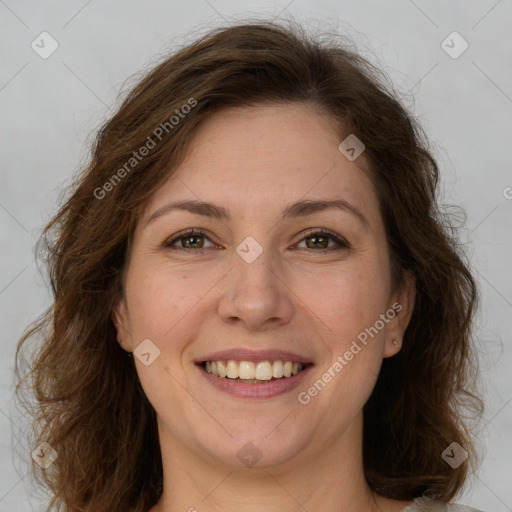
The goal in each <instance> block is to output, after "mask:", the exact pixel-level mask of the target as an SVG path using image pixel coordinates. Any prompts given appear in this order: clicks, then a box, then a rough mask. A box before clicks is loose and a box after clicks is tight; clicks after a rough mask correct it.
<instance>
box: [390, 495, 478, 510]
mask: <svg viewBox="0 0 512 512" xmlns="http://www.w3.org/2000/svg"><path fill="white" fill-rule="evenodd" d="M400 512H483V511H482V510H478V509H476V508H473V507H468V506H467V505H460V504H458V503H445V502H444V501H437V500H432V499H430V498H427V497H426V496H421V497H420V498H416V499H415V500H414V502H413V503H411V504H410V505H409V506H407V507H405V508H404V509H403V510H401V511H400Z"/></svg>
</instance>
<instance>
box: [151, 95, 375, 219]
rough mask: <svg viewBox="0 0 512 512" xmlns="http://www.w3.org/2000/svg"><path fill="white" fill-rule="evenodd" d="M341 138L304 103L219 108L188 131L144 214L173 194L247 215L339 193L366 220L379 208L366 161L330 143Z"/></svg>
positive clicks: (327, 120) (328, 121) (329, 121)
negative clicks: (180, 154) (178, 159)
mask: <svg viewBox="0 0 512 512" xmlns="http://www.w3.org/2000/svg"><path fill="white" fill-rule="evenodd" d="M341 137H342V135H340V134H338V133H337V128H336V125H335V123H334V122H333V121H332V119H330V118H329V116H327V115H322V114H321V113H320V112H319V111H318V110H317V109H314V108H313V107H312V106H309V105H304V104H285V105H265V106H256V107H252V106H251V107H238V108H231V109H226V110H222V111H220V112H218V113H215V114H214V115H212V116H211V117H210V118H209V119H207V120H206V121H204V122H203V123H202V124H201V125H200V126H199V127H198V129H197V130H196V131H195V133H194V134H193V136H192V138H191V139H190V141H189V145H188V148H187V155H186V157H185V159H184V161H183V162H182V163H181V165H180V166H179V167H178V168H177V169H176V170H175V172H174V173H173V175H172V176H171V177H170V179H169V180H168V181H167V182H166V183H164V185H163V186H162V187H161V188H160V189H158V190H157V191H156V192H155V194H154V195H153V197H152V198H151V200H150V202H149V204H148V207H147V208H146V217H147V216H148V215H150V213H151V211H153V210H154V209H155V208H159V207H160V206H162V205H163V204H165V203H166V202H168V201H170V200H177V199H178V200H179V199H199V200H202V201H210V202H215V203H218V204H222V205H223V206H226V207H228V208H229V209H230V210H235V211H237V213H240V214H245V215H247V216H248V217H251V218H253V219H254V218H255V217H254V216H255V215H256V216H257V217H258V218H260V217H262V216H264V215H267V214H268V215H271V214H273V213H274V212H276V213H277V212H281V211H282V209H283V207H284V205H286V204H288V203H292V202H294V201H297V200H299V199H319V198H323V199H327V198H328V199H334V198H342V199H344V200H346V201H348V202H350V203H351V204H353V205H354V206H355V207H356V208H358V209H359V210H361V211H363V212H364V213H365V216H366V217H367V218H369V220H370V223H372V221H371V218H372V217H375V216H378V215H379V211H378V202H377V196H376V194H375V191H374V188H373V184H372V182H371V180H370V178H369V177H368V175H367V173H366V171H365V168H366V165H367V163H366V162H365V160H364V158H363V157H362V156H361V157H359V158H358V159H356V160H355V161H354V162H350V161H349V160H348V159H347V158H346V157H345V156H344V155H343V154H342V153H341V152H340V151H339V149H338V145H339V143H340V142H341V140H340V138H341ZM375 220H376V219H374V221H375Z"/></svg>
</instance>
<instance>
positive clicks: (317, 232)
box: [163, 229, 350, 254]
mask: <svg viewBox="0 0 512 512" xmlns="http://www.w3.org/2000/svg"><path fill="white" fill-rule="evenodd" d="M197 235H200V236H203V237H205V238H207V239H208V240H210V238H209V237H208V235H207V234H206V233H205V232H204V231H202V230H200V229H189V230H187V231H182V232H180V233H178V234H177V235H176V236H174V237H173V238H171V239H168V240H166V241H165V242H164V244H163V246H164V248H165V249H173V250H175V249H176V250H181V251H195V252H202V251H205V250H207V249H211V247H205V248H199V249H191V248H188V247H172V246H173V244H174V243H176V242H177V241H179V240H181V239H183V238H187V237H190V236H197ZM313 235H314V236H316V237H328V238H330V239H331V240H332V241H334V242H335V243H337V244H338V245H339V246H340V247H338V248H336V247H334V248H332V247H331V248H329V249H310V248H306V250H307V249H309V250H311V251H314V252H316V253H320V254H325V253H329V252H332V251H336V250H341V249H349V248H350V244H349V243H348V242H347V241H346V240H344V239H343V238H340V237H339V236H337V235H336V234H334V233H333V232H331V231H328V230H326V229H313V230H311V231H309V232H308V233H306V234H305V235H304V236H303V238H302V239H301V240H300V241H299V243H300V242H303V241H304V240H305V239H306V238H311V237H313ZM210 242H212V241H211V240H210ZM212 243H213V242H212Z"/></svg>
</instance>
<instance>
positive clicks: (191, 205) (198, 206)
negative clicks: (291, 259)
mask: <svg viewBox="0 0 512 512" xmlns="http://www.w3.org/2000/svg"><path fill="white" fill-rule="evenodd" d="M330 208H337V209H339V210H342V211H344V212H346V213H350V214H351V215H353V216H354V217H356V218H357V219H358V220H359V221H360V222H361V224H362V225H363V226H364V227H365V228H366V229H369V228H370V223H369V222H368V220H367V219H366V217H365V216H364V215H363V214H362V213H361V212H360V211H359V210H358V209H357V208H356V207H355V206H353V205H352V204H350V203H349V202H347V201H345V200H344V199H333V200H312V199H304V200H302V201H297V202H296V203H293V204H291V205H289V206H287V207H286V208H285V210H284V211H283V214H282V216H281V220H284V219H288V218H295V217H304V216H306V215H311V214H313V213H317V212H321V211H324V210H327V209H330ZM176 210H182V211H188V212H190V213H194V214H196V215H203V216H205V217H213V218H217V219H220V220H228V219H229V218H230V214H229V210H227V209H226V208H224V207H222V206H217V205H215V204H213V203H207V202H205V201H197V200H186V201H177V202H172V203H168V204H166V205H164V206H162V207H161V208H158V210H156V211H155V212H153V213H152V214H151V216H150V217H149V219H148V220H147V222H146V226H147V225H148V224H149V223H150V222H151V221H153V220H155V219H157V218H158V217H162V216H163V215H166V214H168V213H170V212H173V211H176Z"/></svg>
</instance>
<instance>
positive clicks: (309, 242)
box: [301, 230, 349, 252]
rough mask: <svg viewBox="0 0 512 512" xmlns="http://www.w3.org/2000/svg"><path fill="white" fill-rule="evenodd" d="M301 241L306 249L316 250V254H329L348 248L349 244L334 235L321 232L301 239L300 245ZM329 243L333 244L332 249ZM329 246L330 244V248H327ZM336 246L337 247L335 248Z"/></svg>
mask: <svg viewBox="0 0 512 512" xmlns="http://www.w3.org/2000/svg"><path fill="white" fill-rule="evenodd" d="M303 241H305V243H306V249H313V250H316V252H330V251H333V250H339V249H343V248H348V247H349V244H348V243H347V242H346V241H345V240H343V239H341V238H340V237H338V236H336V235H335V234H334V233H331V232H329V231H323V230H322V231H313V232H311V233H309V234H308V235H307V236H306V237H304V238H303V239H302V241H301V243H302V242H303ZM331 242H334V244H335V246H334V247H332V243H331ZM329 244H331V246H329ZM336 245H337V246H338V247H336Z"/></svg>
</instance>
